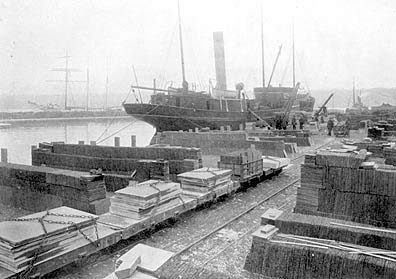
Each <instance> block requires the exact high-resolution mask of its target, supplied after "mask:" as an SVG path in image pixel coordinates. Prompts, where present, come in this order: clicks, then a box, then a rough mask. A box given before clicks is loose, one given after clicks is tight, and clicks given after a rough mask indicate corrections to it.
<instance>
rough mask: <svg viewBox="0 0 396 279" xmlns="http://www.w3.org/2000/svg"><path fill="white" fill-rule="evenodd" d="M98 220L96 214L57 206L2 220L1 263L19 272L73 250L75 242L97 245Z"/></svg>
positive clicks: (0, 230)
mask: <svg viewBox="0 0 396 279" xmlns="http://www.w3.org/2000/svg"><path fill="white" fill-rule="evenodd" d="M38 219H41V220H42V223H40V222H39V220H38ZM97 219H98V217H97V216H96V215H92V214H89V213H85V212H82V211H79V210H75V209H72V208H69V207H58V208H55V209H52V210H49V211H44V212H39V213H34V214H31V215H28V216H24V217H23V218H20V219H16V220H13V221H5V222H1V223H0V266H1V267H4V268H6V269H8V270H10V271H12V272H15V273H18V272H21V271H23V270H24V269H26V268H28V267H29V266H30V265H31V264H37V263H43V262H46V261H50V260H51V259H54V258H56V257H57V256H59V255H61V254H65V253H67V252H68V251H72V250H73V249H75V248H74V247H75V246H76V245H79V244H84V243H90V242H91V243H92V244H93V245H96V244H95V243H96V241H97V240H98V238H97V237H98V235H97V228H96V220H97ZM44 228H45V231H44ZM88 239H89V240H88ZM35 257H36V258H35Z"/></svg>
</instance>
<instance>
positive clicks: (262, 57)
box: [261, 6, 265, 88]
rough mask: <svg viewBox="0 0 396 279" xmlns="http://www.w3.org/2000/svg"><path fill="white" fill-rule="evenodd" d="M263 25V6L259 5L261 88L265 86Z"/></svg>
mask: <svg viewBox="0 0 396 279" xmlns="http://www.w3.org/2000/svg"><path fill="white" fill-rule="evenodd" d="M263 29H264V27H263V7H262V6H261V69H262V75H263V88H264V87H265V70H264V30H263Z"/></svg>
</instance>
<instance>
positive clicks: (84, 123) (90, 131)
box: [0, 117, 155, 165]
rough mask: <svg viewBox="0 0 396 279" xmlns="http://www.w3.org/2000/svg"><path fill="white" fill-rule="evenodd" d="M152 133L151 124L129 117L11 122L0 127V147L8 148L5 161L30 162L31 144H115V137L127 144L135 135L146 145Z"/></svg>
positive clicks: (122, 144) (122, 143)
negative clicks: (54, 142) (82, 142)
mask: <svg viewBox="0 0 396 279" xmlns="http://www.w3.org/2000/svg"><path fill="white" fill-rule="evenodd" d="M154 133H155V129H154V128H153V127H152V126H151V125H149V124H147V123H145V122H142V121H139V120H136V119H134V118H132V117H126V118H97V119H92V118H91V119H84V118H81V119H73V120H67V119H63V120H54V119H52V120H46V121H41V120H40V121H26V122H14V123H11V125H9V126H7V127H6V128H2V129H0V148H6V149H7V150H8V162H10V163H17V164H29V165H30V164H31V146H37V144H38V143H39V142H53V141H62V142H65V143H75V144H77V143H78V141H84V142H85V144H89V143H90V142H91V141H96V142H97V144H98V145H114V137H120V141H121V146H130V145H131V135H136V145H137V146H146V145H148V144H149V143H150V140H151V138H152V136H153V135H154Z"/></svg>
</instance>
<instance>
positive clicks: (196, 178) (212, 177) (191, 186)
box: [178, 168, 233, 197]
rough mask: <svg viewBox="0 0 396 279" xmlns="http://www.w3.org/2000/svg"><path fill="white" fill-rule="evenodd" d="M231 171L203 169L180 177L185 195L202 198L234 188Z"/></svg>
mask: <svg viewBox="0 0 396 279" xmlns="http://www.w3.org/2000/svg"><path fill="white" fill-rule="evenodd" d="M231 174H232V171H231V170H223V169H216V168H201V169H197V170H193V171H190V172H186V173H182V174H179V175H178V178H179V180H180V182H181V187H182V190H183V194H184V195H186V196H192V197H196V196H200V195H201V194H206V193H209V192H212V191H219V190H220V192H221V190H224V191H225V192H227V191H228V188H230V187H232V186H233V182H232V181H231Z"/></svg>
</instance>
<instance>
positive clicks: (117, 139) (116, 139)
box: [114, 137, 120, 147]
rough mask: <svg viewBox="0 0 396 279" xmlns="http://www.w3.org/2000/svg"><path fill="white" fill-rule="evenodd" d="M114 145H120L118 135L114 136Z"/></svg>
mask: <svg viewBox="0 0 396 279" xmlns="http://www.w3.org/2000/svg"><path fill="white" fill-rule="evenodd" d="M114 146H117V147H118V146H120V138H119V137H114Z"/></svg>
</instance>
